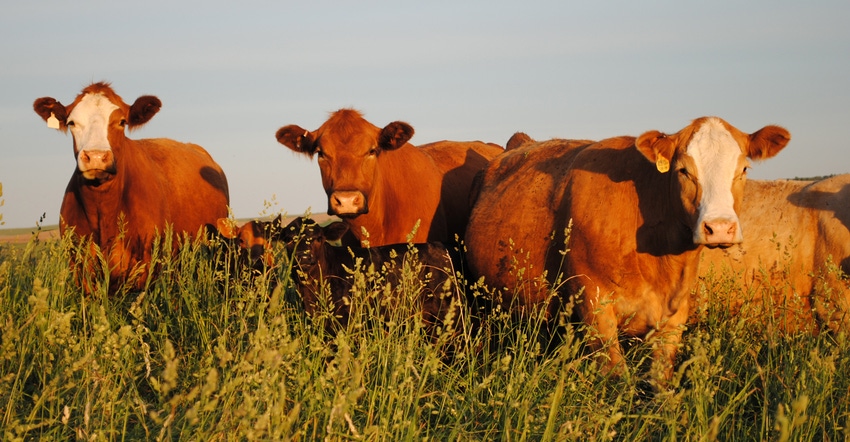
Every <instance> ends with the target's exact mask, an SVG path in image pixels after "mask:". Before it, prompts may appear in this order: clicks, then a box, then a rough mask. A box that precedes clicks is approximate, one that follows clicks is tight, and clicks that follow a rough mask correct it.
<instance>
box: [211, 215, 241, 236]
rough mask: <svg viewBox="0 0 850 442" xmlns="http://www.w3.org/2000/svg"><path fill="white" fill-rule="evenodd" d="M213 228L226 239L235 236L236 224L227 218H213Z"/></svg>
mask: <svg viewBox="0 0 850 442" xmlns="http://www.w3.org/2000/svg"><path fill="white" fill-rule="evenodd" d="M215 228H216V230H218V233H219V234H220V235H221V236H223V237H225V238H227V239H233V238H236V225H235V224H234V222H233V221H232V220H231V219H229V218H219V219H217V220H215Z"/></svg>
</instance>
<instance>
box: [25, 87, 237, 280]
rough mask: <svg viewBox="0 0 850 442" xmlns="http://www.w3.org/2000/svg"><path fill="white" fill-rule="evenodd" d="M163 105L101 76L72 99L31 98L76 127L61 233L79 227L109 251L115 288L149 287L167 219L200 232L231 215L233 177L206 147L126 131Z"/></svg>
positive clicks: (53, 119)
mask: <svg viewBox="0 0 850 442" xmlns="http://www.w3.org/2000/svg"><path fill="white" fill-rule="evenodd" d="M161 105H162V104H161V102H160V101H159V99H158V98H156V97H154V96H151V95H145V96H142V97H139V98H138V99H136V101H135V102H134V103H133V104H132V105H128V104H126V103H125V102H124V100H122V99H121V97H119V96H118V95H116V94H115V92H114V91H113V90H112V88H111V87H110V85H109V84H108V83H103V82H101V83H94V84H92V85H90V86H88V87H86V88H85V89H83V91H82V92H81V93H80V94H79V95H78V96H77V98H76V99H74V102H73V103H71V104H70V105H68V106H63V105H62V104H61V103H59V102H58V101H56V100H55V99H53V98H50V97H44V98H39V99H37V100H35V103H33V109H34V110H35V112H36V113H37V114H38V115H40V116H41V118H43V119H44V120H45V121H47V125H48V127H52V128H56V129H59V130H62V131H63V132H67V131H68V130H69V129H70V131H71V135H72V136H73V138H74V158H75V159H76V162H77V167H76V169H75V170H74V173H73V174H72V175H71V180H70V182H69V183H68V187H67V188H66V189H65V197H64V199H63V201H62V207H61V212H60V215H61V218H60V224H59V226H60V232H62V233H63V234H64V233H65V232H66V231H68V230H70V229H73V231H74V233H75V234H76V235H78V236H80V237H87V238H90V239H91V241H92V243H93V244H94V245H97V246H98V247H99V248H100V250H102V251H103V253H104V255H105V257H106V259H107V261H108V264H109V276H110V280H109V287H110V293H114V292H115V291H116V290H117V289H118V288H119V287H120V286H121V284H123V283H124V282H128V283H129V285H130V287H131V288H134V289H140V288H142V287H143V285H144V283H145V280H146V279H147V278H146V276H147V273H148V271H149V269H147V264H148V263H149V262H150V258H151V248H152V243H153V241H154V238H155V237H156V236H157V235H158V234H162V233H163V232H164V231H165V229H166V225H169V226H171V227H172V228H173V231H174V232H175V233H181V232H189V233H191V234H196V233H198V232H199V229H201V228H202V227H204V225H205V224H206V223H214V222H215V220H216V219H218V218H220V217H223V216H227V204H228V200H229V196H228V188H227V179H226V178H225V176H224V172H223V171H222V170H221V167H219V166H218V164H216V163H215V161H213V159H212V158H211V157H210V155H209V154H208V153H207V152H206V151H205V150H204V149H203V148H201V147H200V146H197V145H194V144H184V143H178V142H176V141H173V140H169V139H165V138H157V139H142V140H131V139H129V138H127V136H126V135H125V133H124V132H125V129H130V130H132V129H135V128H138V127H140V126H141V125H143V124H145V123H147V122H148V121H149V120H150V119H151V118H152V117H153V116H154V115H155V114H156V113H157V112H158V111H159V109H160V107H161ZM92 252H94V249H93V250H92ZM137 272H138V273H137ZM131 275H132V276H133V277H132V278H131ZM136 276H137V277H136ZM87 289H91V287H87Z"/></svg>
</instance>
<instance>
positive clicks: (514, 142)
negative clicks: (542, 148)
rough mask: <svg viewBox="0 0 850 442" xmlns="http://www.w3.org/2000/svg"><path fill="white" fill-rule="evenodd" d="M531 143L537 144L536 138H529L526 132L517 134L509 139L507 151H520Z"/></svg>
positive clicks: (506, 146)
mask: <svg viewBox="0 0 850 442" xmlns="http://www.w3.org/2000/svg"><path fill="white" fill-rule="evenodd" d="M530 143H536V141H534V138H531V137H529V136H528V134H526V133H524V132H516V133H514V134H513V135H511V137H510V138H509V139H508V142H507V144H505V150H514V149H518V148H520V147H522V146H524V145H526V144H530Z"/></svg>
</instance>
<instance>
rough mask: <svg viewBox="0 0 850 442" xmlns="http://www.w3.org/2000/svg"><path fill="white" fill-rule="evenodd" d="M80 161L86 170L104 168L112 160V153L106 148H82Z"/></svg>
mask: <svg viewBox="0 0 850 442" xmlns="http://www.w3.org/2000/svg"><path fill="white" fill-rule="evenodd" d="M80 162H81V164H82V165H83V166H84V167H85V169H86V170H89V169H100V170H105V169H107V168H108V166H109V164H110V163H111V162H112V153H111V152H110V151H108V150H84V151H82V152H80Z"/></svg>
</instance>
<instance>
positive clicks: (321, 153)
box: [316, 149, 325, 158]
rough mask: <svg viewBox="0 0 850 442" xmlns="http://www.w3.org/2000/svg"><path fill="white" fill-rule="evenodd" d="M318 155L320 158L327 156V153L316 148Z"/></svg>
mask: <svg viewBox="0 0 850 442" xmlns="http://www.w3.org/2000/svg"><path fill="white" fill-rule="evenodd" d="M316 156H317V157H319V158H324V157H325V153H324V152H322V149H317V150H316Z"/></svg>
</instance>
